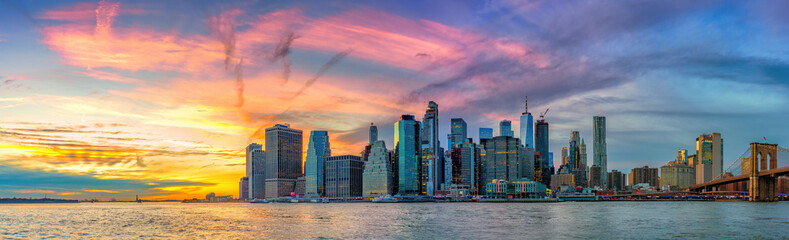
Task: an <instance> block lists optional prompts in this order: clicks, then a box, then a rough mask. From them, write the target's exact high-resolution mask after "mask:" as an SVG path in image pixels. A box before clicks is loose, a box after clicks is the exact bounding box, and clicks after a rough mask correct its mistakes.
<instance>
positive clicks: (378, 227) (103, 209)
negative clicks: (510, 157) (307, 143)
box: [0, 202, 789, 239]
mask: <svg viewBox="0 0 789 240" xmlns="http://www.w3.org/2000/svg"><path fill="white" fill-rule="evenodd" d="M0 238H24V239H29V238H36V239H38V238H69V239H85V238H113V239H118V238H121V239H124V238H125V239H128V238H168V239H169V238H178V239H207V238H212V239H250V238H255V239H258V238H266V239H269V238H274V239H314V238H366V239H369V238H374V239H537V238H557V239H575V238H605V239H623V238H626V239H632V238H650V239H652V238H660V239H675V238H703V239H721V238H726V239H743V238H778V239H789V202H780V203H748V202H590V203H572V202H566V203H406V204H387V203H380V204H374V203H329V204H319V203H314V204H307V203H302V204H285V203H280V204H277V203H270V204H248V203H215V204H201V203H194V204H182V203H141V204H138V203H95V204H91V203H79V204H5V205H0Z"/></svg>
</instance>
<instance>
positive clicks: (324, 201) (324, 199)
mask: <svg viewBox="0 0 789 240" xmlns="http://www.w3.org/2000/svg"><path fill="white" fill-rule="evenodd" d="M321 203H329V198H323V200H321Z"/></svg>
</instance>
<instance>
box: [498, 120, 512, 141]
mask: <svg viewBox="0 0 789 240" xmlns="http://www.w3.org/2000/svg"><path fill="white" fill-rule="evenodd" d="M514 135H515V133H513V132H512V122H510V120H501V122H500V123H499V136H507V137H515V136H514Z"/></svg>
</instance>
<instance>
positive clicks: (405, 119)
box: [394, 115, 422, 196]
mask: <svg viewBox="0 0 789 240" xmlns="http://www.w3.org/2000/svg"><path fill="white" fill-rule="evenodd" d="M420 129H421V128H420V127H419V122H417V121H416V120H414V116H412V115H402V116H400V121H397V122H396V123H395V131H394V132H395V134H394V141H395V158H396V159H397V171H398V176H397V178H398V183H397V188H398V192H397V194H398V195H403V196H406V195H419V194H421V193H422V155H421V148H420V145H421V144H420V141H419V140H420V139H421V138H420V136H419V132H420Z"/></svg>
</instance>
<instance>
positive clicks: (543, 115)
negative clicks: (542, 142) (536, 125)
mask: <svg viewBox="0 0 789 240" xmlns="http://www.w3.org/2000/svg"><path fill="white" fill-rule="evenodd" d="M548 110H551V108H546V109H545V112H543V113H541V114H540V120H545V114H548Z"/></svg>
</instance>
